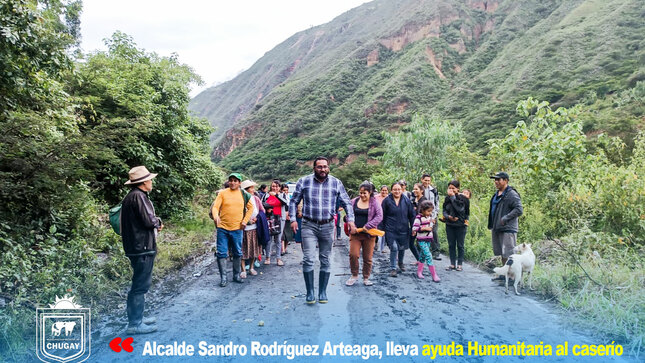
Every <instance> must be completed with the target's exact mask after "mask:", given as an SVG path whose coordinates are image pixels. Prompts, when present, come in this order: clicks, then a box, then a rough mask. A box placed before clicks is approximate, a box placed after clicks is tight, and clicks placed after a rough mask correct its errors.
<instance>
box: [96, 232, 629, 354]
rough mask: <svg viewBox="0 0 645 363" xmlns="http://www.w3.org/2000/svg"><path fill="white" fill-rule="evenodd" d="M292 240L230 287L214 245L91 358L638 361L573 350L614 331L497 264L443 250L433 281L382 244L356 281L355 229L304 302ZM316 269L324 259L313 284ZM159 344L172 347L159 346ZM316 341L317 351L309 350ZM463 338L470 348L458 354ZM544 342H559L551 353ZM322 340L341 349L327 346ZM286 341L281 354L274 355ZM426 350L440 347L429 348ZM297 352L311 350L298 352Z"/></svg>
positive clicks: (121, 320) (157, 288) (110, 330)
mask: <svg viewBox="0 0 645 363" xmlns="http://www.w3.org/2000/svg"><path fill="white" fill-rule="evenodd" d="M288 251H289V253H288V254H287V255H285V256H284V262H285V266H284V267H279V266H277V265H275V260H273V263H272V264H271V265H270V266H266V265H262V266H261V267H260V268H259V269H258V271H259V272H261V274H258V275H257V276H249V278H247V279H246V280H245V283H244V284H237V283H232V282H229V285H228V286H227V287H224V288H221V287H219V273H218V272H217V264H216V263H215V261H214V259H213V258H212V257H211V256H204V257H203V258H202V259H199V260H198V261H197V262H196V263H195V264H191V265H189V266H186V267H185V268H184V269H182V270H181V271H179V272H178V273H177V274H176V275H175V276H173V277H172V278H170V279H169V280H167V281H164V282H162V283H158V284H153V286H152V288H151V292H150V293H149V294H148V295H149V299H148V301H149V302H150V303H149V304H148V308H147V311H146V315H147V316H155V317H156V318H157V320H158V322H157V325H158V327H159V330H158V331H157V332H155V333H152V334H146V335H136V336H134V342H133V344H132V346H133V347H134V351H133V352H132V353H127V352H124V351H122V352H120V353H116V352H114V351H112V350H111V349H110V348H109V342H110V341H111V340H112V339H113V338H115V337H117V336H118V337H122V338H124V339H125V338H126V337H127V335H126V334H125V328H126V321H127V320H126V316H125V313H122V314H117V315H116V316H112V317H108V318H106V319H104V321H102V322H101V324H99V327H98V328H95V329H94V331H95V334H94V336H93V342H92V355H91V357H90V359H89V361H96V362H138V361H158V360H159V361H226V362H289V361H293V362H365V361H382V362H421V361H432V353H430V354H431V355H430V356H424V355H423V353H424V346H425V345H427V346H432V347H434V348H435V349H436V350H435V354H436V356H435V357H434V361H439V362H441V361H444V362H446V361H458V362H459V361H469V362H506V361H511V362H533V361H539V362H589V361H595V362H607V361H616V362H622V361H626V362H629V361H633V358H629V357H627V356H625V355H623V356H622V357H613V358H609V357H606V356H605V357H595V358H593V357H588V356H584V357H583V356H577V357H576V356H573V352H572V350H573V346H574V345H582V344H610V343H611V342H610V341H608V342H605V341H602V340H600V339H599V338H594V337H592V336H591V334H590V332H585V331H580V330H579V329H578V328H576V326H575V325H572V324H571V323H570V322H569V321H568V320H567V319H566V317H564V316H562V315H561V314H562V313H561V311H560V310H559V309H558V308H557V306H555V305H554V304H549V303H546V302H542V301H540V298H539V297H537V296H535V295H532V294H531V293H530V292H529V291H528V287H527V288H526V289H525V290H523V291H522V295H521V296H516V295H515V294H513V290H512V287H511V290H510V292H509V295H506V294H504V286H503V284H500V283H497V282H492V281H491V276H492V275H490V274H488V273H486V272H483V271H481V270H480V269H478V268H477V267H474V266H472V265H469V264H465V265H464V270H463V271H461V272H457V271H450V272H448V271H445V268H446V267H447V265H448V261H447V257H446V256H443V255H442V257H443V260H442V261H435V265H436V266H437V269H438V273H439V276H440V277H441V279H442V281H441V282H440V283H433V282H432V280H431V279H430V277H429V276H428V275H429V273H428V272H427V270H426V272H425V273H424V274H425V275H426V278H425V279H424V280H420V279H417V278H416V277H415V276H414V272H413V270H414V269H415V268H414V266H413V265H412V262H413V259H414V257H413V256H412V255H411V254H410V253H409V251H408V252H407V253H406V265H405V266H406V268H407V271H406V272H405V273H399V276H398V277H396V278H393V277H389V275H388V272H389V267H388V266H389V262H388V256H389V254H387V253H380V252H375V253H374V269H373V273H372V277H371V280H372V281H373V282H374V285H373V286H364V285H363V284H362V279H360V280H359V281H358V282H357V283H356V284H355V285H354V286H346V285H345V281H346V280H347V279H348V278H349V275H350V271H349V259H348V240H347V239H346V238H345V239H343V240H341V241H338V242H337V243H336V245H335V247H334V248H333V262H332V275H331V278H330V282H329V287H328V290H327V291H328V297H329V303H327V304H318V303H317V304H314V305H307V304H305V297H304V292H305V287H304V281H303V277H302V266H301V264H300V261H301V259H302V253H301V251H300V246H299V245H297V244H291V245H290V246H289V249H288ZM230 269H231V264H230V263H229V271H230ZM317 271H318V265H316V273H315V280H316V287H317V284H318V272H317ZM229 276H230V275H229ZM565 342H567V344H568V345H567V351H568V355H567V356H558V355H556V353H557V352H556V349H557V346H558V345H564V344H565ZM155 343H156V344H157V346H159V345H163V346H164V347H162V348H161V349H160V348H155V345H154V344H155ZM522 343H524V344H526V345H532V346H533V348H534V349H535V350H536V351H537V353H540V351H539V349H541V354H542V355H541V356H521V355H509V356H498V355H494V354H495V352H489V353H491V354H490V355H486V352H485V351H479V348H481V349H483V348H482V346H484V345H511V346H516V347H517V346H519V345H521V344H522ZM175 344H176V345H178V346H182V345H183V346H184V347H185V346H192V347H193V349H194V350H193V355H192V356H188V355H174V356H169V357H168V356H158V355H150V354H149V353H150V352H151V351H157V352H159V351H162V352H163V353H168V352H170V353H175V354H177V353H179V354H181V353H182V351H181V349H180V351H179V352H177V351H176V350H175V348H174V346H175ZM341 344H343V345H344V346H341ZM469 344H470V346H471V347H473V346H474V345H475V344H478V348H477V349H476V350H469ZM167 345H171V346H172V350H168V347H165V346H167ZM217 345H220V347H219V351H218V350H217ZM233 345H237V346H238V347H237V348H238V350H237V351H233V349H234V347H233ZM348 345H350V347H347V346H348ZM393 345H396V347H393ZM240 346H244V347H243V348H240ZM254 346H255V347H256V348H255V351H253V347H254ZM315 346H318V347H317V351H316V352H315V353H317V354H318V355H312V354H313V353H314V352H313V350H314V349H316V348H315ZM459 346H461V347H463V352H462V353H461V354H459V353H460V352H459V350H458V347H459ZM414 347H416V348H417V349H418V350H417V351H416V354H417V355H414V353H415V351H414ZM547 347H550V348H551V352H550V355H549V354H548V353H549V352H548V351H547V349H546V348H547ZM325 348H328V350H327V351H326V352H327V353H330V352H331V353H333V355H332V354H324V353H325ZM240 349H244V350H245V351H244V352H241V351H240ZM279 349H282V350H281V351H278V352H277V353H279V354H278V355H273V356H272V355H270V354H271V353H275V352H276V351H277V350H279ZM307 349H309V351H308V352H307ZM397 349H398V350H397ZM405 349H408V350H407V351H406V350H405ZM428 349H430V352H432V348H428ZM471 349H472V348H471ZM525 349H528V348H527V347H525ZM146 351H147V353H146ZM200 352H201V353H204V354H206V355H200ZM258 352H259V353H258ZM524 352H527V350H525V351H524ZM185 353H186V352H185V351H184V354H185ZM210 353H214V354H217V355H208V354H210ZM242 353H244V354H242ZM295 353H299V354H302V355H300V356H293V355H295ZM227 354H228V355H227ZM256 354H265V355H256ZM304 354H308V355H304ZM442 354H443V355H442ZM498 354H499V353H498ZM290 358H293V359H290Z"/></svg>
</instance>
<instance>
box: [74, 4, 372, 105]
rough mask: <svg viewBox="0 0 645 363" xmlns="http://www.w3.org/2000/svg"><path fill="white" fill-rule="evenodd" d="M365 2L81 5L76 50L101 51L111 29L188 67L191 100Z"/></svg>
mask: <svg viewBox="0 0 645 363" xmlns="http://www.w3.org/2000/svg"><path fill="white" fill-rule="evenodd" d="M367 1H368V0H324V1H319V0H265V1H261V0H238V1H232V0H228V1H221V0H211V1H207V0H183V1H176V0H172V1H171V0H154V1H151V0H127V1H126V0H84V1H83V15H82V18H81V35H82V44H81V47H82V48H83V50H84V51H85V52H89V51H93V50H97V49H101V50H105V46H104V44H103V39H105V38H108V37H110V36H111V35H112V33H114V32H115V31H116V30H120V31H122V32H124V33H126V34H128V35H130V36H131V37H133V39H134V41H135V42H136V44H137V46H138V47H139V48H144V49H145V50H146V51H148V52H156V53H157V54H159V55H162V56H168V55H170V54H171V53H173V52H175V53H177V54H179V60H180V61H181V62H182V63H185V64H187V65H189V66H191V67H192V68H193V69H194V70H195V71H196V72H197V74H199V75H200V76H201V77H202V79H203V80H204V82H205V83H204V85H203V86H201V87H198V86H196V85H193V91H192V92H191V95H192V96H195V95H196V94H197V93H199V91H201V90H203V89H204V88H207V87H210V86H212V85H214V84H216V83H221V82H224V81H227V80H229V79H231V78H233V77H234V76H235V75H237V74H238V73H240V72H241V71H243V70H245V69H248V68H249V67H250V66H251V65H253V63H255V61H256V60H258V59H259V58H260V57H262V55H264V53H266V52H268V51H269V50H271V49H272V48H273V47H274V46H276V45H278V44H279V43H281V42H282V41H284V40H286V39H287V38H288V37H290V36H291V35H293V34H294V33H296V32H299V31H301V30H305V29H308V28H309V27H311V26H316V25H320V24H324V23H327V22H329V21H331V20H332V19H333V18H335V17H336V16H338V15H340V14H342V13H344V12H346V11H347V10H350V9H352V8H355V7H357V6H359V5H361V4H362V3H364V2H367Z"/></svg>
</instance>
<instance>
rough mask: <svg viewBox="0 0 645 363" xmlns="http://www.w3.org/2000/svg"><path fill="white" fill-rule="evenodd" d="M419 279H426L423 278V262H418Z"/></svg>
mask: <svg viewBox="0 0 645 363" xmlns="http://www.w3.org/2000/svg"><path fill="white" fill-rule="evenodd" d="M417 277H418V278H420V279H424V278H425V277H423V263H422V262H417Z"/></svg>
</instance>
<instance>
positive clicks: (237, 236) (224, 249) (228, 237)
mask: <svg viewBox="0 0 645 363" xmlns="http://www.w3.org/2000/svg"><path fill="white" fill-rule="evenodd" d="M243 232H244V231H242V230H241V229H238V230H236V231H229V230H227V229H224V228H217V258H226V257H228V242H229V241H231V245H232V246H234V247H235V249H234V250H233V251H231V252H233V256H235V257H242V234H243Z"/></svg>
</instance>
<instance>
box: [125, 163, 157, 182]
mask: <svg viewBox="0 0 645 363" xmlns="http://www.w3.org/2000/svg"><path fill="white" fill-rule="evenodd" d="M128 175H129V176H130V180H128V181H127V182H125V185H129V184H138V183H143V182H144V181H146V180H151V179H153V178H154V177H156V176H157V174H154V173H151V172H149V171H148V169H147V168H146V167H145V166H135V167H134V168H132V169H130V171H129V172H128Z"/></svg>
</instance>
